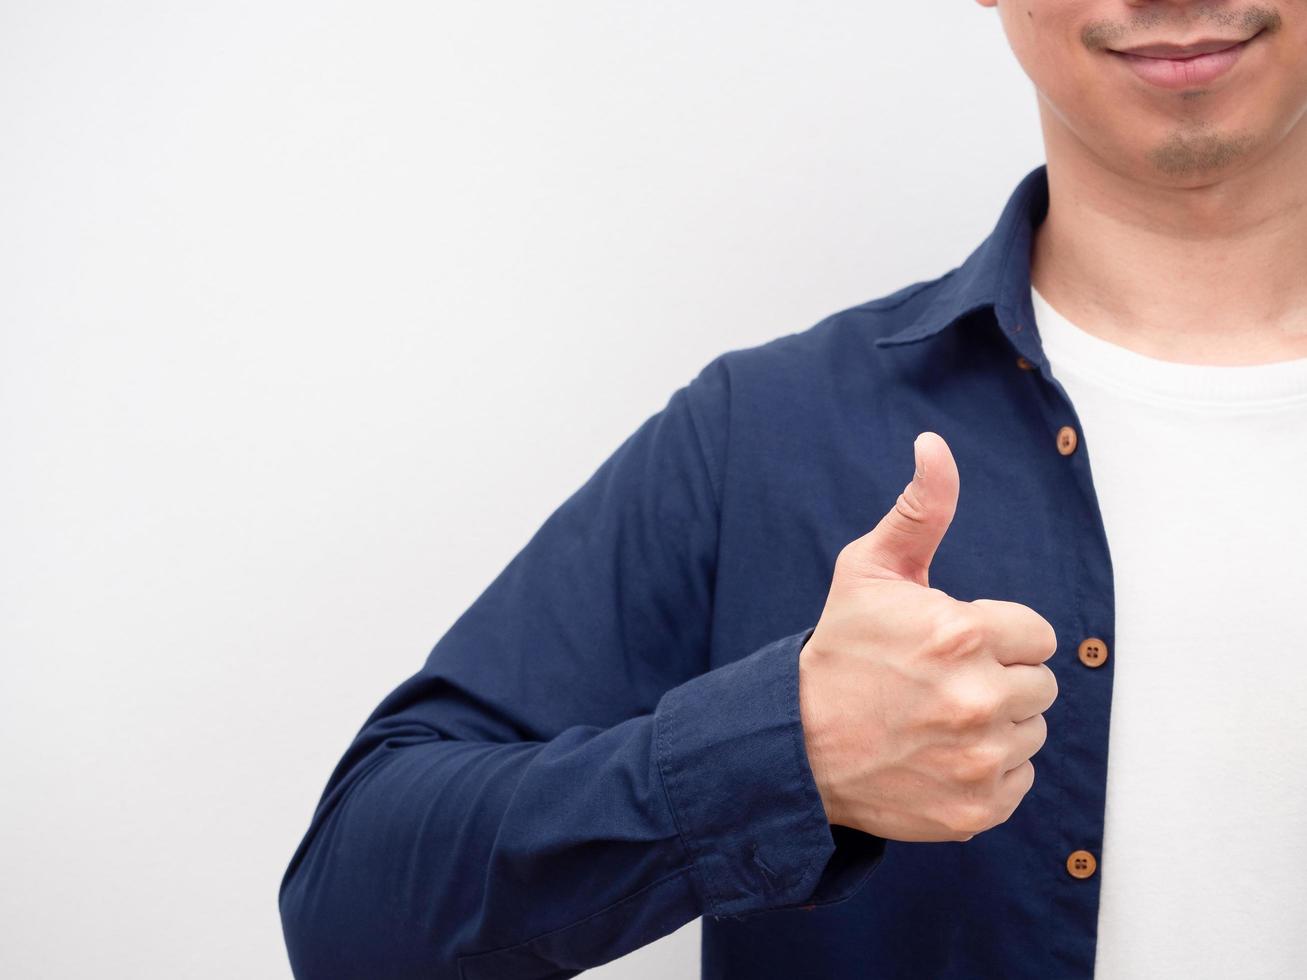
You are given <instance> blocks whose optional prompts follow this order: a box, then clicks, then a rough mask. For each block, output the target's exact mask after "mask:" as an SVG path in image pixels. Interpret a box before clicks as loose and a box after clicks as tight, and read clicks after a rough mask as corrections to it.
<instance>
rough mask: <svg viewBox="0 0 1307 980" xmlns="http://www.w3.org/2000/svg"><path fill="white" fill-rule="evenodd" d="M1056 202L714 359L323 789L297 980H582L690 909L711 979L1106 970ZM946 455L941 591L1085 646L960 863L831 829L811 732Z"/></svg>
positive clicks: (1038, 184) (1091, 606)
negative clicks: (1052, 224)
mask: <svg viewBox="0 0 1307 980" xmlns="http://www.w3.org/2000/svg"><path fill="white" fill-rule="evenodd" d="M1047 209H1048V182H1047V173H1046V168H1045V166H1042V165H1041V166H1040V167H1038V168H1036V169H1035V170H1033V171H1031V172H1030V173H1029V174H1027V175H1026V177H1025V178H1023V180H1022V181H1021V182H1020V184H1019V185H1018V186H1017V188H1016V189H1015V191H1014V192H1013V194H1012V196H1011V197H1010V199H1009V200H1008V202H1007V204H1006V207H1005V208H1004V210H1003V213H1002V216H1001V218H1000V219H999V221H998V224H997V226H996V227H995V228H994V230H993V232H992V233H991V234H990V235H989V237H988V238H986V239H985V241H984V242H983V243H982V244H981V245H980V246H979V247H978V248H977V249H976V250H975V251H974V252H973V253H972V254H971V255H970V257H969V258H968V259H967V260H966V261H965V262H964V263H963V264H962V265H961V266H959V267H958V268H956V269H953V270H951V271H950V272H948V273H945V274H944V275H942V276H940V277H939V278H936V279H932V280H930V281H927V282H918V283H914V284H912V285H909V286H906V287H904V288H902V289H900V290H898V291H897V292H894V293H892V294H890V295H888V296H884V297H881V298H879V299H874V300H871V301H870V302H867V303H863V304H862V305H859V306H855V307H853V308H851V309H847V310H844V311H842V312H839V313H836V314H834V315H832V316H830V317H828V318H826V319H824V320H822V321H821V322H820V323H817V324H815V325H814V326H811V327H809V328H807V329H805V330H803V331H800V332H796V333H793V334H788V335H785V336H782V337H778V338H776V339H774V340H771V341H769V342H767V343H763V344H761V345H759V346H755V347H751V348H747V349H738V350H733V351H728V352H726V353H723V354H721V355H720V356H718V357H716V358H715V359H713V360H712V361H711V362H709V363H708V364H707V365H706V366H705V367H704V368H703V369H702V370H701V371H700V372H699V373H698V375H697V376H695V377H694V378H693V379H692V380H691V381H689V382H688V383H687V384H686V385H684V386H683V387H681V388H680V389H678V390H677V391H675V392H674V393H672V394H671V395H670V397H669V399H668V401H667V403H666V405H665V407H663V408H662V409H661V410H660V411H658V412H657V413H656V414H654V415H653V416H651V417H650V418H649V419H647V420H646V421H645V422H644V423H643V424H642V425H640V426H639V428H637V429H636V430H635V431H634V432H633V433H632V434H631V435H630V436H628V437H627V438H626V440H625V441H624V442H623V443H622V444H621V445H620V446H619V447H618V448H617V449H616V450H615V451H614V452H613V453H612V455H611V456H609V457H608V458H607V459H606V460H605V461H604V462H603V463H602V465H600V466H599V468H598V469H597V470H596V471H595V472H594V473H593V475H591V476H590V477H589V479H588V480H587V481H586V482H585V483H584V484H583V485H582V486H580V488H579V489H578V490H576V492H575V493H573V494H572V495H571V496H570V497H569V498H568V499H567V500H566V501H564V502H563V503H562V504H561V505H560V506H559V507H558V508H557V509H556V510H555V511H554V512H553V513H552V514H551V515H550V516H549V517H548V518H547V519H546V520H545V521H544V523H543V524H542V525H541V526H540V528H539V529H538V530H537V531H536V533H535V534H534V536H533V537H532V538H531V539H530V541H529V542H527V544H526V545H525V546H524V547H523V548H522V550H521V551H520V552H519V553H518V554H517V555H516V556H515V557H514V558H513V559H512V561H511V562H509V564H508V565H507V566H506V567H505V568H504V569H503V571H502V572H500V573H499V575H498V576H497V577H496V578H495V579H494V581H493V582H491V583H490V585H489V586H488V587H487V588H486V589H485V591H484V592H483V593H482V594H481V595H480V596H479V597H478V598H477V599H476V601H475V602H474V603H473V604H472V605H471V607H469V608H468V609H467V610H466V611H465V612H464V613H463V614H462V615H461V616H460V617H459V618H458V619H457V621H456V622H455V623H454V624H453V625H452V626H451V627H450V629H449V630H448V632H447V633H446V634H445V635H444V636H443V637H441V638H440V640H439V641H438V642H437V643H436V645H435V647H434V649H432V651H431V653H430V655H429V657H428V658H427V660H426V663H425V664H424V665H423V667H422V668H421V669H420V670H419V671H418V672H417V673H416V674H414V675H413V676H412V677H410V678H409V679H408V680H406V681H404V682H403V683H402V684H400V685H399V686H398V687H397V688H395V690H394V691H393V692H392V693H390V694H389V695H388V696H387V697H386V698H385V700H383V701H382V702H381V704H380V705H379V706H378V707H377V708H376V710H375V711H374V712H373V713H372V715H371V716H370V717H369V718H368V719H367V721H366V723H365V724H364V725H363V727H362V729H361V730H360V731H359V733H358V735H357V736H356V737H355V739H354V741H353V744H352V745H350V747H349V749H348V751H346V753H345V755H344V757H343V758H342V759H341V761H340V763H339V764H338V765H337V767H336V769H335V771H334V772H333V773H332V774H331V777H330V781H329V782H328V783H327V786H326V789H325V791H324V793H323V795H322V798H321V801H320V802H319V804H318V807H317V810H316V812H315V813H314V815H313V818H312V822H311V823H310V825H309V828H308V831H307V833H306V834H305V836H304V839H303V841H302V842H301V844H300V846H299V848H298V849H297V850H296V852H295V854H294V856H293V858H292V860H291V862H290V865H289V867H288V868H287V869H286V873H285V877H284V879H283V881H282V886H281V892H280V908H281V916H282V924H283V928H284V933H285V937H286V943H287V947H288V950H289V954H290V959H291V963H292V964H293V967H294V970H295V973H296V975H297V976H298V977H301V978H324V977H332V978H334V977H370V978H400V977H404V978H407V977H414V978H416V977H422V978H426V980H438V978H446V977H448V978H461V980H488V978H496V980H501V978H525V977H570V976H574V975H575V974H576V973H577V972H579V971H581V970H583V969H585V968H586V967H590V966H595V965H598V964H600V963H604V962H607V961H609V960H612V959H614V958H616V957H618V956H621V955H622V954H624V953H627V952H630V951H631V950H633V949H636V948H637V947H640V946H643V945H645V944H647V943H649V942H652V941H653V940H655V939H657V938H659V937H660V936H664V935H667V934H668V933H670V932H672V931H673V930H675V929H677V928H678V927H680V926H682V925H684V924H685V923H687V922H689V921H691V920H693V919H695V918H697V917H699V916H702V917H703V954H702V964H703V976H704V977H706V978H712V980H716V978H726V977H733V978H739V977H747V978H753V980H765V978H786V980H792V978H795V977H830V978H843V977H849V978H853V977H859V978H861V977H868V976H875V977H878V978H891V977H902V978H913V980H920V978H925V977H931V978H968V980H974V978H978V977H1004V978H1008V980H1010V978H1019V977H1031V978H1040V980H1047V978H1049V977H1059V978H1077V977H1083V978H1089V977H1092V975H1093V965H1094V942H1095V932H1096V927H1097V920H1098V897H1099V873H1101V867H1100V868H1099V870H1098V872H1096V873H1090V874H1088V875H1087V876H1085V875H1084V872H1083V871H1080V873H1079V874H1072V873H1071V870H1070V865H1071V863H1072V862H1071V861H1069V859H1070V858H1071V856H1072V854H1073V852H1076V851H1087V852H1089V854H1090V855H1092V856H1093V857H1094V858H1095V859H1101V844H1102V840H1103V816H1104V799H1105V789H1106V779H1107V746H1108V707H1109V704H1110V699H1111V694H1112V658H1111V657H1109V658H1108V659H1107V661H1106V662H1105V663H1101V665H1098V666H1091V665H1090V664H1088V663H1086V662H1083V661H1081V660H1080V659H1079V658H1078V657H1077V656H1076V652H1075V651H1076V650H1077V647H1078V646H1079V644H1080V643H1081V642H1082V641H1083V640H1085V639H1088V638H1096V639H1097V640H1098V641H1099V642H1100V643H1102V644H1103V645H1105V646H1106V647H1107V648H1108V649H1110V648H1111V646H1112V644H1113V641H1114V638H1113V592H1112V572H1111V561H1110V558H1109V555H1108V548H1107V540H1106V537H1105V534H1104V529H1103V525H1102V520H1101V516H1100V512H1099V509H1098V503H1097V500H1096V498H1095V494H1094V488H1093V483H1092V480H1091V478H1090V470H1089V452H1090V450H1091V448H1092V447H1091V446H1090V445H1088V443H1087V440H1086V439H1085V438H1084V435H1083V433H1081V432H1080V431H1079V428H1080V427H1079V422H1078V419H1077V417H1076V413H1075V411H1074V409H1073V408H1072V405H1071V403H1070V400H1069V398H1068V397H1067V394H1066V392H1065V390H1064V389H1063V388H1062V386H1061V385H1060V384H1059V383H1058V382H1057V381H1056V380H1055V379H1054V378H1053V377H1052V375H1051V373H1050V371H1049V368H1048V364H1047V361H1046V360H1045V358H1044V357H1043V355H1042V352H1041V348H1040V343H1039V337H1038V334H1037V331H1036V328H1035V321H1034V314H1033V311H1032V308H1031V299H1030V247H1031V243H1032V240H1033V231H1034V229H1035V227H1036V226H1037V225H1038V224H1039V223H1040V222H1041V221H1042V220H1043V218H1044V216H1045V215H1046V213H1047ZM1064 427H1069V428H1071V429H1072V430H1074V431H1075V433H1076V434H1077V435H1078V437H1079V438H1078V439H1077V440H1076V441H1075V444H1074V447H1073V448H1070V449H1069V450H1068V445H1069V443H1070V440H1067V439H1064V438H1063V439H1061V440H1060V438H1059V431H1060V430H1063V429H1064ZM925 430H933V431H935V432H938V433H939V434H940V435H941V436H943V437H944V439H945V440H946V441H947V442H948V445H949V447H950V449H951V450H952V452H953V456H954V459H955V460H956V461H957V466H958V471H959V474H960V478H961V494H960V497H959V501H958V508H957V512H956V515H955V517H954V519H953V523H952V525H951V526H950V528H949V530H948V532H947V534H946V535H945V536H944V539H943V541H942V543H941V544H940V546H939V549H938V551H937V552H936V554H935V558H934V560H933V562H932V563H931V568H930V584H931V586H932V587H934V588H938V589H942V590H943V591H945V592H946V593H948V594H949V595H951V596H952V597H954V598H955V599H959V600H971V599H976V598H982V597H989V598H997V599H1006V600H1010V601H1013V602H1020V603H1023V604H1025V605H1028V606H1030V607H1031V608H1033V609H1034V610H1035V611H1036V612H1038V613H1040V614H1041V615H1042V616H1044V617H1045V618H1046V619H1047V620H1048V621H1049V622H1050V623H1052V624H1053V626H1054V627H1055V629H1056V631H1057V637H1058V652H1059V653H1061V654H1062V655H1061V656H1054V657H1053V658H1052V659H1050V660H1049V661H1048V666H1049V668H1050V669H1051V670H1052V671H1053V672H1054V674H1055V675H1056V676H1057V681H1058V691H1059V695H1058V698H1057V701H1056V702H1055V703H1054V705H1053V706H1052V707H1051V708H1050V709H1049V710H1048V711H1047V712H1046V713H1045V717H1046V719H1047V721H1048V740H1047V742H1046V743H1045V745H1044V747H1043V748H1042V749H1041V751H1040V752H1039V754H1038V760H1037V770H1038V771H1037V774H1036V778H1035V783H1034V786H1033V788H1032V789H1031V791H1030V792H1029V793H1028V794H1027V796H1026V797H1025V799H1024V800H1023V802H1022V803H1021V805H1020V806H1019V807H1018V808H1017V810H1016V812H1015V813H1014V814H1013V815H1012V817H1011V818H1010V819H1009V820H1007V821H1006V822H1005V823H1002V824H1000V825H998V826H996V827H994V828H992V829H990V830H987V831H985V832H984V833H981V834H978V835H976V836H975V837H973V838H972V839H971V840H969V841H966V842H964V843H963V842H942V843H916V842H914V843H906V842H900V841H887V840H885V839H882V838H880V837H875V836H872V835H870V834H866V833H863V832H861V831H857V830H853V829H851V828H848V827H842V826H831V825H830V824H828V823H827V821H826V819H825V812H824V810H823V807H822V802H821V798H820V796H819V795H818V792H817V788H816V785H815V783H814V781H813V776H812V771H811V769H810V767H809V764H808V759H807V754H806V750H805V747H804V738H803V728H802V724H801V721H800V714H799V702H798V658H799V651H800V650H801V648H802V646H803V644H804V642H805V641H806V640H807V638H808V636H809V634H810V633H811V632H812V630H813V628H814V627H815V626H816V623H817V620H818V618H819V616H820V614H821V611H822V608H823V605H824V602H825V598H826V594H827V591H828V589H829V587H830V582H831V575H832V572H833V569H834V563H835V557H836V555H837V554H838V553H839V551H840V549H841V548H842V547H843V546H844V545H845V544H847V543H848V542H849V541H851V540H853V539H854V538H855V537H858V536H860V535H862V534H865V533H866V532H867V531H869V530H870V529H871V528H872V527H874V526H875V525H876V523H877V522H878V521H879V520H880V518H881V517H882V516H884V514H885V513H886V512H888V511H889V510H890V509H891V508H892V507H893V505H894V501H895V499H896V498H897V496H898V494H899V492H900V491H901V490H902V488H903V487H904V485H905V484H906V483H907V482H908V481H909V480H910V479H911V476H912V472H913V457H912V441H913V439H914V438H915V437H916V435H917V434H918V433H919V432H922V431H925ZM1063 436H1065V433H1063ZM1068 651H1069V652H1068ZM1077 870H1079V869H1077Z"/></svg>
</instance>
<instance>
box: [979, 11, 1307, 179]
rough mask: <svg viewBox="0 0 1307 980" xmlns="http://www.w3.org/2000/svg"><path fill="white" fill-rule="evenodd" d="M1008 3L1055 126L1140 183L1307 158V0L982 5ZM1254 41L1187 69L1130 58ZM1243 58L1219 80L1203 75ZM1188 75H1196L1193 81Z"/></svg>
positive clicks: (1012, 33) (1011, 30)
mask: <svg viewBox="0 0 1307 980" xmlns="http://www.w3.org/2000/svg"><path fill="white" fill-rule="evenodd" d="M977 2H978V3H980V4H981V5H982V6H985V7H994V6H997V7H998V9H999V12H1000V14H1001V16H1002V18H1003V29H1004V31H1005V32H1006V34H1007V38H1008V42H1009V43H1010V44H1011V46H1012V50H1013V52H1014V53H1015V54H1016V56H1017V60H1018V61H1019V62H1020V64H1021V67H1022V69H1023V70H1024V71H1025V73H1026V74H1027V75H1028V76H1029V77H1030V80H1031V81H1032V82H1033V83H1034V85H1035V88H1036V89H1037V90H1038V92H1039V95H1040V99H1041V102H1042V105H1041V112H1042V113H1044V114H1045V115H1046V116H1048V115H1049V114H1051V118H1047V119H1046V130H1047V127H1048V126H1049V125H1052V126H1055V127H1060V128H1062V129H1064V130H1065V132H1063V133H1055V134H1048V133H1047V132H1046V136H1048V135H1052V136H1053V137H1054V138H1061V137H1063V136H1067V135H1069V136H1070V138H1072V139H1074V140H1078V141H1079V143H1080V144H1082V146H1083V147H1084V149H1085V150H1086V151H1087V152H1088V153H1090V154H1092V155H1093V156H1094V157H1095V158H1096V159H1097V161H1098V163H1099V164H1101V165H1102V166H1104V167H1106V168H1108V169H1109V170H1112V171H1114V172H1116V173H1119V174H1121V175H1123V176H1128V177H1131V178H1133V179H1144V180H1148V181H1150V182H1153V183H1160V184H1165V185H1168V186H1176V187H1193V186H1200V185H1202V184H1207V183H1211V182H1212V181H1213V180H1215V179H1217V178H1219V177H1223V176H1228V175H1230V174H1232V173H1236V172H1238V171H1239V170H1240V169H1242V168H1245V167H1247V166H1249V165H1251V164H1252V163H1254V162H1257V161H1259V160H1263V159H1265V158H1267V157H1268V156H1270V155H1271V154H1273V153H1275V152H1276V151H1277V149H1278V150H1280V151H1281V152H1283V151H1286V150H1288V149H1289V146H1286V145H1285V144H1286V143H1291V144H1293V145H1294V146H1296V152H1289V153H1287V154H1286V155H1287V157H1288V159H1290V160H1294V161H1296V162H1297V163H1298V165H1299V166H1301V163H1302V160H1303V159H1304V155H1307V122H1304V112H1305V111H1307V0H1246V2H1244V0H1215V2H1202V0H1193V2H1186V0H977ZM1247 38H1251V39H1252V40H1250V41H1249V42H1248V43H1247V44H1246V45H1245V46H1244V47H1243V48H1242V49H1240V51H1239V53H1238V55H1237V58H1234V59H1231V57H1230V55H1224V56H1220V55H1217V56H1215V60H1213V59H1202V60H1203V62H1204V63H1205V64H1200V63H1199V62H1194V63H1192V64H1191V66H1190V67H1189V68H1188V69H1177V68H1176V67H1175V66H1174V65H1170V64H1167V63H1165V62H1153V63H1151V64H1147V63H1144V62H1142V61H1139V62H1136V64H1139V65H1140V66H1141V68H1142V71H1143V73H1144V74H1148V75H1151V76H1153V77H1163V78H1164V77H1166V76H1167V75H1172V76H1174V75H1176V73H1177V72H1179V75H1178V78H1175V79H1174V80H1175V81H1177V82H1178V84H1175V85H1174V86H1173V87H1167V86H1165V85H1161V84H1158V83H1157V82H1153V81H1148V80H1146V79H1145V78H1144V77H1141V75H1140V73H1138V72H1136V71H1135V70H1134V69H1133V68H1132V67H1131V59H1130V58H1128V57H1126V56H1124V55H1123V54H1121V53H1119V52H1121V51H1122V50H1123V49H1127V48H1137V47H1140V46H1144V45H1156V44H1172V45H1179V46H1183V45H1189V44H1192V43H1194V42H1196V41H1200V40H1208V39H1221V40H1230V41H1238V40H1243V39H1247ZM1222 59H1224V61H1225V63H1228V62H1229V61H1230V60H1233V64H1232V65H1231V66H1230V67H1228V69H1227V70H1225V71H1224V73H1222V74H1220V75H1219V76H1217V77H1207V78H1199V79H1198V80H1194V79H1195V75H1196V74H1197V73H1199V72H1203V71H1204V68H1206V69H1207V71H1206V74H1210V73H1211V70H1212V68H1213V66H1219V65H1220V64H1221V63H1222ZM1184 71H1188V72H1189V74H1184V73H1183V72H1184Z"/></svg>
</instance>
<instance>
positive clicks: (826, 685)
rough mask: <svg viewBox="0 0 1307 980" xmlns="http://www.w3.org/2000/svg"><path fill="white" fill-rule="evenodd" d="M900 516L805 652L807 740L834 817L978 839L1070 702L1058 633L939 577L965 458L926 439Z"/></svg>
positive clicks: (829, 604)
mask: <svg viewBox="0 0 1307 980" xmlns="http://www.w3.org/2000/svg"><path fill="white" fill-rule="evenodd" d="M914 450H915V454H916V470H915V472H914V473H913V476H912V480H911V482H910V483H908V485H907V486H906V487H905V488H904V490H903V492H902V493H901V494H899V497H898V499H897V500H896V501H895V503H894V507H893V509H891V510H890V512H889V513H888V514H886V515H885V516H884V517H883V518H882V519H881V521H880V523H879V524H877V525H876V526H875V527H874V528H873V529H872V530H871V531H869V532H867V533H866V534H865V535H863V536H862V537H860V538H857V539H855V540H853V541H851V542H849V544H847V545H846V546H845V547H844V549H843V550H842V551H841V552H840V554H839V557H838V558H837V559H836V562H835V571H834V575H833V577H832V580H831V586H830V592H829V593H828V595H827V597H826V604H825V607H824V608H823V610H822V613H821V618H820V619H819V620H818V623H817V626H816V629H815V630H814V631H813V633H812V636H811V637H809V639H808V642H807V643H806V644H805V645H804V647H803V650H802V651H801V652H800V654H799V703H800V712H801V715H802V722H803V729H804V739H805V743H806V746H807V750H808V761H809V763H810V765H811V768H812V772H813V776H814V778H815V780H816V783H817V789H818V791H819V792H820V793H821V798H822V802H823V803H824V804H825V807H826V816H827V819H828V820H829V822H830V823H832V824H841V825H843V826H848V827H853V828H855V829H857V830H862V831H865V832H866V833H869V834H875V835H876V836H878V837H884V838H886V839H888V840H901V841H967V840H970V839H971V838H972V837H974V836H975V835H976V834H979V833H981V832H982V831H985V830H988V829H989V828H991V827H994V826H996V825H998V824H1001V823H1003V822H1004V821H1006V820H1007V819H1008V818H1009V817H1010V816H1011V815H1012V813H1013V812H1014V811H1015V810H1016V808H1017V806H1018V805H1019V804H1020V803H1021V801H1022V799H1024V798H1025V795H1026V793H1028V792H1029V791H1030V787H1031V786H1032V785H1034V779H1035V767H1034V764H1033V763H1032V762H1031V761H1030V759H1031V756H1033V755H1034V754H1035V753H1037V752H1038V751H1039V750H1040V749H1041V748H1042V747H1043V745H1044V741H1045V739H1046V738H1047V737H1048V726H1047V724H1046V723H1045V721H1044V715H1043V712H1045V711H1047V710H1048V708H1049V707H1050V706H1051V705H1052V704H1053V702H1054V701H1055V700H1056V699H1057V680H1056V678H1055V677H1054V675H1053V672H1052V671H1051V670H1049V668H1048V667H1047V666H1046V665H1045V661H1047V660H1048V658H1049V657H1051V656H1052V655H1053V653H1054V652H1055V651H1056V649H1057V634H1056V633H1055V631H1054V630H1053V627H1052V625H1051V624H1050V623H1049V622H1048V620H1046V619H1044V617H1043V616H1041V615H1039V613H1037V612H1035V611H1034V610H1033V609H1031V608H1030V607H1028V606H1023V605H1021V604H1020V603H1016V602H1006V601H1003V600H1000V599H974V600H972V601H970V602H965V601H961V600H958V599H954V598H952V597H950V596H949V595H947V594H946V593H944V592H942V591H941V590H939V589H932V588H931V587H930V583H929V580H928V574H929V570H930V562H931V559H932V558H933V557H934V555H935V551H936V549H937V548H938V547H939V543H940V541H941V540H942V539H943V537H944V534H945V532H946V531H947V530H948V527H949V524H950V523H951V522H952V520H953V514H954V512H955V511H956V509H957V502H958V490H959V479H958V469H957V464H956V463H955V462H954V460H953V454H952V452H950V450H949V448H948V444H947V443H945V442H944V440H943V439H942V438H941V437H940V436H939V435H937V434H936V433H934V432H923V433H921V434H920V435H919V436H918V437H917V441H916V443H915V444H914Z"/></svg>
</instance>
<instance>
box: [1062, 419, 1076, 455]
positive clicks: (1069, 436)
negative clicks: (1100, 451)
mask: <svg viewBox="0 0 1307 980" xmlns="http://www.w3.org/2000/svg"><path fill="white" fill-rule="evenodd" d="M1079 442H1080V440H1079V439H1078V438H1077V437H1076V430H1075V429H1073V428H1071V426H1069V425H1064V426H1062V428H1060V429H1058V430H1057V451H1058V452H1059V453H1061V454H1062V455H1063V456H1070V455H1071V454H1072V453H1073V452H1075V451H1076V445H1077V444H1078V443H1079Z"/></svg>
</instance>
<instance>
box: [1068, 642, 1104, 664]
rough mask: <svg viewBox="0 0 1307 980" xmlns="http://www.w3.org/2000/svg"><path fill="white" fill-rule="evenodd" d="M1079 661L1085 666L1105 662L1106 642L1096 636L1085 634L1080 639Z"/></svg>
mask: <svg viewBox="0 0 1307 980" xmlns="http://www.w3.org/2000/svg"><path fill="white" fill-rule="evenodd" d="M1076 652H1077V653H1078V654H1080V662H1081V663H1082V664H1084V665H1085V666H1086V667H1101V666H1103V664H1105V663H1107V644H1106V643H1104V642H1103V641H1102V640H1100V639H1099V638H1098V637H1096V636H1086V637H1085V638H1084V639H1083V640H1081V641H1080V649H1079V650H1077V651H1076Z"/></svg>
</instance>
